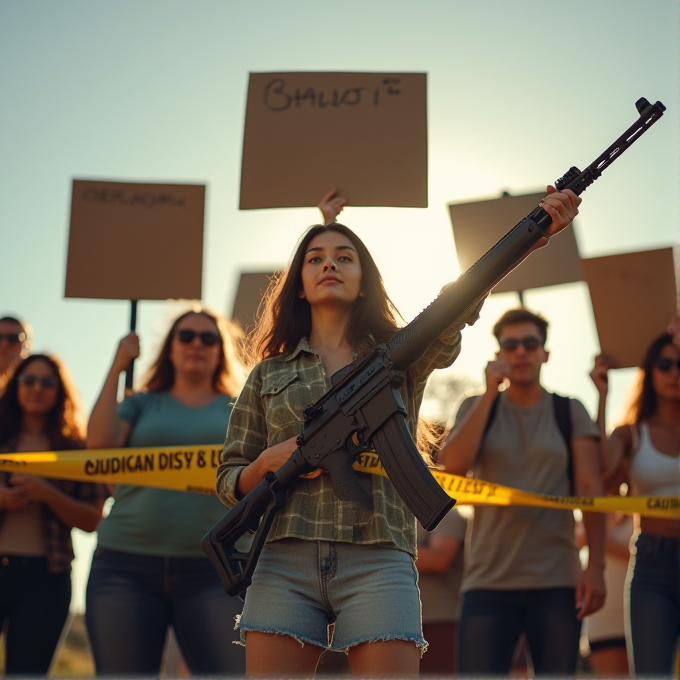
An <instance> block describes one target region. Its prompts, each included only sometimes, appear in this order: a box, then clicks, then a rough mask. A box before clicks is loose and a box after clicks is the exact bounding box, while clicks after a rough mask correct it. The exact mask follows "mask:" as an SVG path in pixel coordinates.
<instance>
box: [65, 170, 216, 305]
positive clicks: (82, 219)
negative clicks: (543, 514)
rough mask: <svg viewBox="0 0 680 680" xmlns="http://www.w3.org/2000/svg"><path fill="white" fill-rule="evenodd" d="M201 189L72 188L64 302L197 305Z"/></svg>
mask: <svg viewBox="0 0 680 680" xmlns="http://www.w3.org/2000/svg"><path fill="white" fill-rule="evenodd" d="M204 205H205V186H204V185H199V184H133V183H128V182H100V181H89V180H78V179H76V180H73V193H72V197H71V229H70V233H69V243H68V262H67V268H66V297H76V298H103V299H113V300H165V299H168V298H188V299H200V297H201V274H202V268H203V212H204Z"/></svg>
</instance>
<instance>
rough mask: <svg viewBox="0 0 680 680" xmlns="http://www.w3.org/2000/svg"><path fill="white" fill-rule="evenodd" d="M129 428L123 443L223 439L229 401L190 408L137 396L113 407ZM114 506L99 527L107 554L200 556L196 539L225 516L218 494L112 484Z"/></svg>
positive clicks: (162, 396) (222, 398)
mask: <svg viewBox="0 0 680 680" xmlns="http://www.w3.org/2000/svg"><path fill="white" fill-rule="evenodd" d="M118 413H119V416H120V418H121V419H122V420H125V421H127V422H128V423H130V424H131V425H132V431H131V433H130V438H129V440H128V443H127V445H128V446H130V447H137V446H190V445H192V444H208V445H209V444H219V443H220V442H221V441H223V440H224V436H225V432H226V431H227V425H228V423H229V416H230V414H231V397H229V396H228V395H226V394H220V395H218V396H217V397H216V398H215V401H213V402H212V403H210V404H208V405H207V406H203V407H202V408H190V407H188V406H185V405H184V404H182V403H180V402H179V401H177V400H176V399H175V398H174V397H173V396H172V395H171V394H170V393H169V392H140V393H138V394H134V395H132V396H131V397H128V398H126V399H125V400H124V401H123V402H122V403H121V404H120V405H119V407H118ZM114 499H115V501H114V504H113V507H112V508H111V512H110V514H109V516H108V517H106V518H105V519H104V520H102V522H101V524H100V525H99V545H100V546H101V547H102V548H108V549H109V550H120V551H122V552H130V553H137V554H141V555H160V556H167V557H205V553H204V552H203V549H202V548H201V539H202V538H203V536H204V535H205V534H206V533H207V532H208V530H209V529H210V528H211V527H212V526H213V525H214V524H215V523H216V522H217V521H218V520H219V519H221V518H222V516H223V515H224V514H225V512H226V509H225V507H224V505H222V503H221V502H220V500H219V498H217V496H204V495H202V494H196V493H188V492H185V491H172V490H169V489H155V488H151V487H144V486H129V485H126V484H119V485H117V486H116V493H115V496H114Z"/></svg>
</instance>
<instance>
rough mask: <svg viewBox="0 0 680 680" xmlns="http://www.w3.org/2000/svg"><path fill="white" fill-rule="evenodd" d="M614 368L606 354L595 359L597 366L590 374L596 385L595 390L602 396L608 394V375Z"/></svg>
mask: <svg viewBox="0 0 680 680" xmlns="http://www.w3.org/2000/svg"><path fill="white" fill-rule="evenodd" d="M611 367H612V362H611V360H610V359H609V357H607V356H606V355H604V354H598V355H597V356H596V357H595V366H594V367H593V370H592V371H591V372H590V379H591V380H592V381H593V383H594V384H595V388H596V389H597V391H598V392H599V393H600V394H607V390H608V389H609V379H608V377H607V374H608V372H609V369H610V368H611Z"/></svg>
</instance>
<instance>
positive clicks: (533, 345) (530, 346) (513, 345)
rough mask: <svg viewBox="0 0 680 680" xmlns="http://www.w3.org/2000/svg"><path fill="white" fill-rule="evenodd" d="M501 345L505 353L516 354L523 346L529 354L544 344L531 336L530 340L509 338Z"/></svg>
mask: <svg viewBox="0 0 680 680" xmlns="http://www.w3.org/2000/svg"><path fill="white" fill-rule="evenodd" d="M499 344H500V346H501V349H502V350H503V351H505V352H515V351H516V350H517V348H518V347H519V346H520V345H522V347H524V349H525V350H526V351H527V352H533V351H534V350H535V349H537V348H538V347H541V346H542V345H543V343H542V342H541V341H540V340H539V339H538V338H536V337H534V336H533V335H530V336H529V337H528V338H521V339H517V338H508V339H507V340H503V342H501V343H499Z"/></svg>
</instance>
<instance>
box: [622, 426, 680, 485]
mask: <svg viewBox="0 0 680 680" xmlns="http://www.w3.org/2000/svg"><path fill="white" fill-rule="evenodd" d="M630 479H631V482H632V483H633V487H634V488H635V491H636V493H637V494H639V495H640V496H680V455H676V456H669V455H666V454H665V453H661V452H660V451H658V450H657V449H655V448H654V444H652V438H651V437H650V436H649V426H648V424H647V423H641V424H640V444H639V446H638V448H637V451H636V452H635V455H634V456H633V461H632V464H631V466H630Z"/></svg>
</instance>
